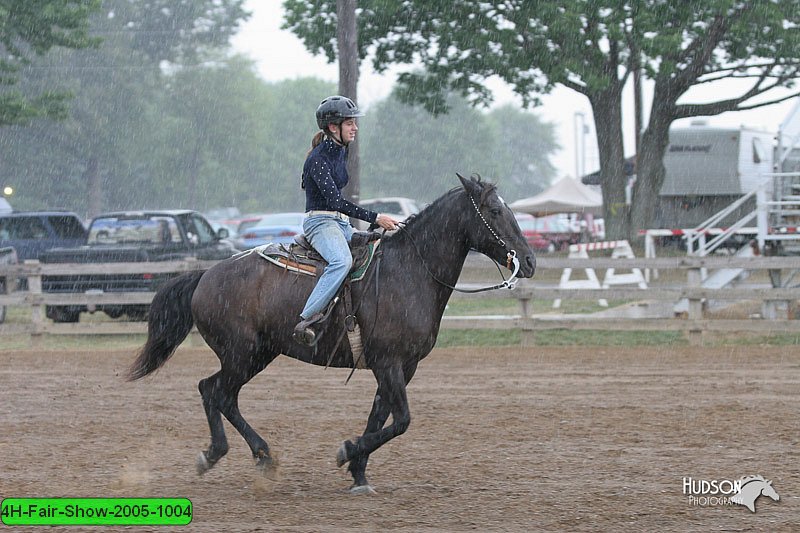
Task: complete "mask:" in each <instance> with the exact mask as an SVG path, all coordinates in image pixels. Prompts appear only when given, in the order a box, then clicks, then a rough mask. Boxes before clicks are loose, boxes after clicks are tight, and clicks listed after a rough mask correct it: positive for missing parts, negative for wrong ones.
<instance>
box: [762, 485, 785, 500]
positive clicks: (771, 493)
mask: <svg viewBox="0 0 800 533" xmlns="http://www.w3.org/2000/svg"><path fill="white" fill-rule="evenodd" d="M761 494H763V495H764V496H767V497H769V498H772V499H773V500H775V501H776V502H777V501H778V500H780V499H781V497H780V496H778V492H777V491H776V490H775V489H774V488H773V487H772V481H767V482H765V483H764V485H762V486H761Z"/></svg>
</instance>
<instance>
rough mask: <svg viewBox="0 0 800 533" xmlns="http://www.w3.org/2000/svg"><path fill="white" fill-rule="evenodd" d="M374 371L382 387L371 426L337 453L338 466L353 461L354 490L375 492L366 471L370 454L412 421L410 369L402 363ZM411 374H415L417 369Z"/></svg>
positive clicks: (374, 403)
mask: <svg viewBox="0 0 800 533" xmlns="http://www.w3.org/2000/svg"><path fill="white" fill-rule="evenodd" d="M373 374H375V379H376V380H377V381H378V391H377V393H376V394H375V400H374V401H373V404H372V411H371V412H370V415H369V419H368V421H367V428H366V430H365V432H364V434H363V435H362V436H361V437H359V438H357V439H355V442H353V441H350V440H347V441H345V442H344V443H343V444H342V446H341V448H339V453H338V454H337V456H336V464H337V465H338V466H342V465H344V464H345V463H348V462H349V463H350V466H349V467H348V470H349V471H350V473H351V474H352V475H353V481H354V483H353V486H352V487H351V491H352V492H371V488H370V487H369V484H368V483H367V478H366V475H365V471H366V467H367V460H368V459H369V455H370V454H371V453H372V452H374V451H375V450H377V449H378V448H380V447H381V446H383V445H384V444H385V443H386V442H388V441H390V440H391V439H393V438H395V437H396V436H398V435H401V434H403V433H405V431H406V429H408V426H409V424H410V423H411V414H410V413H409V409H408V399H407V397H406V381H407V380H406V373H404V372H403V368H402V367H401V366H400V365H395V366H392V367H388V368H378V369H373ZM410 374H411V375H413V370H412V371H411V372H410ZM409 378H410V376H409ZM389 414H391V415H392V424H391V425H389V426H388V427H385V428H384V427H383V425H384V424H385V423H386V420H387V419H388V418H389Z"/></svg>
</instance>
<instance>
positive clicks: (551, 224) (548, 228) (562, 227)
mask: <svg viewBox="0 0 800 533" xmlns="http://www.w3.org/2000/svg"><path fill="white" fill-rule="evenodd" d="M517 224H519V229H521V230H522V231H535V232H537V233H570V227H569V222H567V221H566V220H564V219H562V218H559V217H557V216H547V217H539V218H518V219H517Z"/></svg>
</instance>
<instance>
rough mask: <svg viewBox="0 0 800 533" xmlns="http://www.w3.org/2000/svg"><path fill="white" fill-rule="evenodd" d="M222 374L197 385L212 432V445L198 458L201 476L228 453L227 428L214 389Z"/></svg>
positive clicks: (198, 470) (217, 374)
mask: <svg viewBox="0 0 800 533" xmlns="http://www.w3.org/2000/svg"><path fill="white" fill-rule="evenodd" d="M221 373H222V372H221V371H220V372H217V373H216V374H214V375H213V376H209V377H207V378H205V379H202V380H200V383H198V385H197V388H198V389H199V390H200V396H202V398H203V408H204V409H205V411H206V418H207V419H208V428H209V429H210V430H211V444H210V445H209V446H208V449H207V450H206V451H203V452H200V456H199V457H198V458H197V473H198V474H200V475H203V474H205V473H206V472H208V471H209V470H210V469H211V467H213V466H214V465H215V464H217V461H219V460H220V459H222V457H223V456H224V455H225V454H226V453H228V439H227V438H226V437H225V428H224V427H223V425H222V414H221V413H220V412H219V409H217V406H216V403H215V402H214V397H215V396H216V393H215V392H214V388H215V387H217V386H218V383H219V375H220V374H221Z"/></svg>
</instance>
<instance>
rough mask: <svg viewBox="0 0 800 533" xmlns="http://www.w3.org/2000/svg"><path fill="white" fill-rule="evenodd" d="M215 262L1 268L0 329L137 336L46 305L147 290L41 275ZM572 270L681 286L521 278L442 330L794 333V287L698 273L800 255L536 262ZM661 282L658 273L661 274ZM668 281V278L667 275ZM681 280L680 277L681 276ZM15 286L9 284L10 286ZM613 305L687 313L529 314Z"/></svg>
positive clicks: (120, 300) (141, 328)
mask: <svg viewBox="0 0 800 533" xmlns="http://www.w3.org/2000/svg"><path fill="white" fill-rule="evenodd" d="M213 264H214V262H205V261H191V260H184V261H176V262H156V263H107V264H93V265H82V264H40V263H39V262H38V261H26V262H25V263H23V264H14V265H0V278H3V277H4V278H6V279H7V280H14V279H18V278H27V285H28V290H27V291H13V292H10V293H9V294H2V295H0V306H24V307H27V308H28V309H29V310H30V317H31V319H30V321H29V322H25V323H18V324H9V323H5V324H0V335H4V334H20V333H24V334H30V335H32V336H41V335H42V334H90V335H93V334H139V333H145V332H146V330H147V326H146V323H144V322H124V321H100V322H98V321H92V322H79V323H72V324H56V323H53V322H51V321H50V320H48V319H47V318H46V317H45V307H46V306H48V305H86V306H89V308H93V307H94V306H98V305H103V304H148V303H149V302H150V301H151V299H152V297H153V293H148V292H121V293H103V292H93V291H89V292H87V293H81V294H48V293H43V292H42V276H47V275H91V274H109V273H119V274H144V273H150V274H158V273H177V272H187V271H191V270H197V269H205V268H209V267H210V266H212V265H213ZM565 268H571V269H573V271H575V272H576V273H580V272H582V271H583V269H587V268H589V269H604V268H614V269H616V271H617V272H619V271H627V270H630V269H633V268H638V269H658V270H676V269H677V270H679V271H682V272H683V274H685V282H684V281H678V282H673V283H672V284H665V283H659V284H657V285H651V286H650V287H649V288H647V289H640V288H638V287H635V286H633V287H622V286H615V287H611V288H608V289H564V288H559V287H558V286H556V285H555V284H554V283H550V284H544V283H542V282H539V281H533V280H520V282H519V283H518V285H517V287H516V288H515V289H514V290H497V291H490V292H484V293H478V294H470V295H463V294H460V293H454V295H453V298H458V299H460V298H469V299H512V300H516V301H517V302H518V304H519V313H518V314H515V315H502V316H499V315H498V316H491V315H481V316H445V317H444V320H443V321H442V327H443V328H449V329H518V330H521V331H522V336H523V344H527V343H528V342H530V341H531V340H532V338H533V336H534V335H535V332H536V331H540V330H545V329H558V328H568V329H582V330H592V329H593V330H598V329H602V330H625V331H632V330H642V331H647V330H662V331H663V330H672V331H683V332H685V333H687V334H688V335H689V336H692V335H696V334H702V333H703V332H706V331H716V332H740V331H749V332H756V333H762V334H767V333H775V332H800V320H790V319H789V317H788V316H785V313H784V316H781V314H780V313H779V312H776V311H775V310H776V309H785V308H787V306H788V303H789V302H792V301H794V300H800V288H794V287H790V288H786V287H782V288H771V287H765V286H763V284H762V286H752V285H751V286H749V287H747V286H740V287H735V288H722V289H708V288H704V287H703V286H702V285H701V279H702V272H704V271H705V270H708V271H713V270H716V269H730V268H744V269H747V270H750V271H758V270H762V271H763V270H772V271H786V270H800V257H750V258H741V257H723V256H713V257H659V258H631V259H627V258H604V257H598V258H590V259H576V258H562V257H546V256H545V257H540V258H538V267H537V269H538V271H540V272H541V271H547V270H558V271H561V270H563V269H565ZM662 277H663V276H662ZM673 278H674V277H673ZM679 279H684V278H683V276H681V277H680V278H679ZM12 285H13V283H12ZM559 298H560V299H562V300H569V299H572V300H582V301H590V300H598V299H606V300H617V301H641V300H648V301H653V300H655V301H662V302H672V303H676V302H678V301H680V300H683V299H686V300H688V302H689V305H688V308H687V309H688V311H687V312H686V313H684V314H683V315H682V316H680V317H670V318H634V317H627V316H618V317H598V316H592V315H571V314H563V313H559V314H555V313H553V314H551V313H547V314H540V315H536V316H534V315H532V313H531V302H532V301H533V300H534V299H535V300H546V301H552V300H555V299H559ZM706 300H728V301H739V300H755V301H758V302H761V304H762V307H763V309H764V310H765V311H764V312H763V313H762V316H764V317H766V318H749V319H708V318H704V316H703V315H704V313H703V302H704V301H706Z"/></svg>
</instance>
